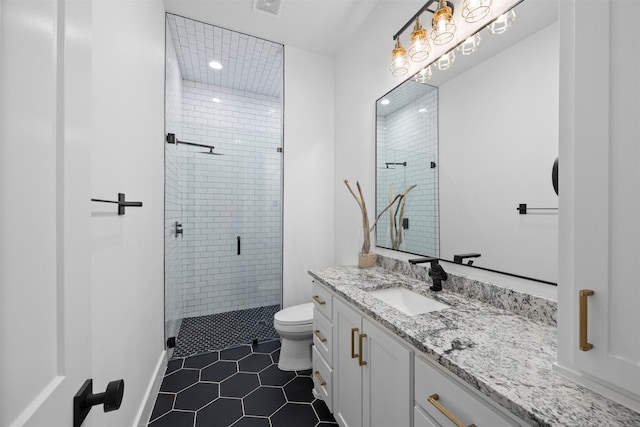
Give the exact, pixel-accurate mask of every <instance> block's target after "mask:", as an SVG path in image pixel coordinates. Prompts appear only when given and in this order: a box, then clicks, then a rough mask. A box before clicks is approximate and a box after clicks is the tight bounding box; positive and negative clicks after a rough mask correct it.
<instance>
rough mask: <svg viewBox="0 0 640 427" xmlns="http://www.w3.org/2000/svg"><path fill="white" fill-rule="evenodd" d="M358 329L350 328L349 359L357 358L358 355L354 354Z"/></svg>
mask: <svg viewBox="0 0 640 427" xmlns="http://www.w3.org/2000/svg"><path fill="white" fill-rule="evenodd" d="M359 330H360V329H358V328H351V358H352V359H355V358H356V357H358V353H356V332H358V331H359Z"/></svg>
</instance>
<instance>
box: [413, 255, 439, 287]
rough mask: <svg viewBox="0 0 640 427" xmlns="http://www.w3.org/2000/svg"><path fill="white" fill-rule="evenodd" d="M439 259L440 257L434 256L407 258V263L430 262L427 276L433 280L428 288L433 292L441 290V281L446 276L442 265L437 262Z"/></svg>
mask: <svg viewBox="0 0 640 427" xmlns="http://www.w3.org/2000/svg"><path fill="white" fill-rule="evenodd" d="M439 260H440V258H435V257H424V258H414V259H410V260H409V264H412V265H416V264H422V263H425V262H429V263H431V268H430V269H429V277H431V280H432V281H433V286H431V287H430V288H429V289H431V290H432V291H434V292H439V291H441V290H442V281H443V280H447V277H448V276H447V272H446V271H444V268H442V266H441V265H440V264H438V261H439Z"/></svg>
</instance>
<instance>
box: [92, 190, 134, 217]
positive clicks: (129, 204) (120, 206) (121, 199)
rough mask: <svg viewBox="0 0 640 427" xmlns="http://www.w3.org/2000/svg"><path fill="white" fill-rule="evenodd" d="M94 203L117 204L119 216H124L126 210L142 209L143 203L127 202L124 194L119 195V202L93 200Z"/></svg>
mask: <svg viewBox="0 0 640 427" xmlns="http://www.w3.org/2000/svg"><path fill="white" fill-rule="evenodd" d="M91 201H92V202H101V203H116V204H117V205H118V215H124V208H126V207H127V208H140V207H142V202H127V201H125V196H124V193H118V200H104V199H91Z"/></svg>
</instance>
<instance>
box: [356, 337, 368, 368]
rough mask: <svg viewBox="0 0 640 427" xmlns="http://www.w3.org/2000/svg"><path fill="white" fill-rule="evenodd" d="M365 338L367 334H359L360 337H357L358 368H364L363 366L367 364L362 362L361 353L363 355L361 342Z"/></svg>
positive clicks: (364, 361)
mask: <svg viewBox="0 0 640 427" xmlns="http://www.w3.org/2000/svg"><path fill="white" fill-rule="evenodd" d="M366 337H367V334H360V336H359V337H358V348H359V349H360V354H359V356H358V364H359V365H360V366H364V365H366V364H367V361H366V360H362V353H363V351H362V340H363V339H364V338H366Z"/></svg>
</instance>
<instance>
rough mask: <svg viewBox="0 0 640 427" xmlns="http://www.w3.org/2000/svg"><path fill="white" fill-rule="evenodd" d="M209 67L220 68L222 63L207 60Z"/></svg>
mask: <svg viewBox="0 0 640 427" xmlns="http://www.w3.org/2000/svg"><path fill="white" fill-rule="evenodd" d="M209 67H211V68H213V69H214V70H222V64H221V63H219V62H218V61H211V62H209Z"/></svg>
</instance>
